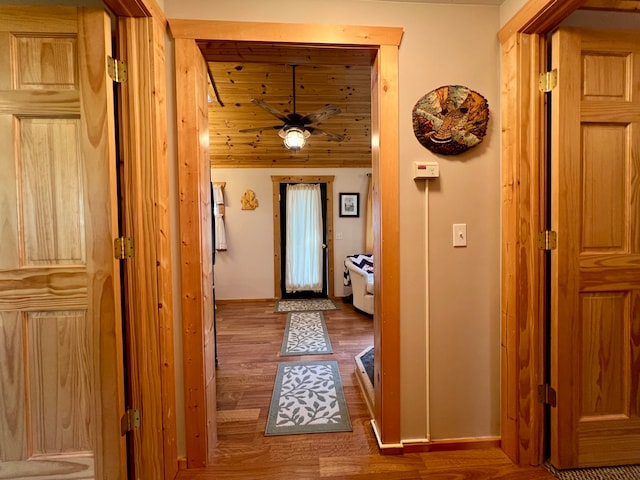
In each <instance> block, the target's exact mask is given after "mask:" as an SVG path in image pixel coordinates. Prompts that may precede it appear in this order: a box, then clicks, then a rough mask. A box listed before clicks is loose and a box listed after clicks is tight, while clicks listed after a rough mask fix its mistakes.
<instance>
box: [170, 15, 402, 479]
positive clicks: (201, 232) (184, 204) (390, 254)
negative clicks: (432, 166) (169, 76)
mask: <svg viewBox="0 0 640 480" xmlns="http://www.w3.org/2000/svg"><path fill="white" fill-rule="evenodd" d="M170 23H171V31H172V34H173V36H174V39H175V53H176V92H177V99H176V103H177V114H178V118H179V119H180V126H181V128H180V129H179V132H178V163H179V164H180V167H181V170H180V179H179V180H180V185H179V188H180V191H181V195H180V198H181V201H180V222H181V223H180V230H181V238H182V239H183V242H182V244H181V258H182V298H183V302H182V307H183V308H182V315H183V319H184V322H185V324H184V325H183V329H184V342H183V351H184V356H185V358H184V361H185V371H184V383H185V403H186V404H187V405H188V409H187V412H186V422H185V424H186V439H187V463H188V466H189V467H191V466H204V465H206V464H207V463H208V462H209V461H211V460H212V452H213V447H214V445H215V441H216V440H215V432H213V433H212V432H211V429H209V428H208V425H211V424H214V423H215V422H213V421H212V418H215V408H216V407H215V372H212V371H211V370H213V352H212V351H211V345H212V343H213V342H212V339H211V332H212V328H209V327H210V326H209V325H208V323H207V318H208V317H209V316H210V312H209V311H208V309H209V308H210V303H208V302H210V300H211V298H210V293H209V292H210V291H211V286H212V279H211V276H210V275H206V274H205V275H203V272H202V270H201V266H202V265H206V264H207V260H208V259H207V258H205V257H206V256H207V255H206V252H203V251H202V249H199V248H194V245H192V243H191V242H190V241H189V239H190V238H191V237H193V242H196V241H197V242H200V241H202V242H206V241H210V240H207V239H208V238H210V236H211V232H210V225H208V224H207V225H202V224H201V222H200V221H199V219H200V218H202V215H201V214H203V215H204V211H205V210H206V209H207V208H208V205H206V202H205V203H204V204H203V203H202V202H198V201H195V200H194V199H197V198H200V197H201V196H202V197H204V198H206V196H207V194H206V193H204V192H205V191H207V192H208V190H209V188H210V187H209V182H210V166H209V164H208V151H207V150H208V146H207V145H206V144H204V143H203V141H202V140H203V137H202V132H203V131H206V129H207V127H208V126H206V117H204V116H203V112H206V107H205V105H206V95H207V89H206V79H207V72H206V60H205V59H203V57H202V50H201V49H200V47H199V46H198V42H200V43H206V42H207V39H211V40H215V41H223V42H234V41H235V42H242V41H252V42H262V43H263V44H267V45H272V46H273V45H274V44H273V39H274V38H277V39H278V42H282V43H279V44H275V46H279V47H281V50H282V48H286V47H288V45H291V44H293V45H306V46H307V47H308V48H309V49H316V48H318V47H325V50H332V51H334V52H335V51H340V50H345V49H346V50H348V51H355V50H358V51H360V52H361V53H362V57H365V58H367V59H368V60H367V61H368V62H369V65H370V67H371V79H372V80H371V92H372V131H371V139H372V141H371V143H372V175H373V185H374V198H373V218H374V222H373V224H374V232H376V231H377V232H378V233H377V235H376V237H377V238H376V239H375V241H374V255H375V258H376V263H377V265H378V266H379V268H376V270H375V272H376V273H375V297H376V300H375V302H376V303H375V316H374V338H375V340H374V343H375V348H376V351H380V352H382V351H384V362H383V361H382V355H380V357H379V358H376V364H375V370H376V377H377V378H380V379H384V382H382V381H380V382H378V383H377V385H376V392H375V394H376V412H375V420H374V422H373V426H374V429H375V430H376V432H377V439H378V441H379V443H380V444H386V443H389V444H397V443H398V442H399V440H400V405H399V403H400V399H399V395H398V394H397V392H399V390H400V387H399V385H400V368H399V359H400V335H399V322H398V321H397V312H398V311H399V271H398V270H399V267H398V265H397V261H396V260H395V255H396V254H397V252H398V250H399V236H398V231H399V228H398V225H399V218H398V210H399V208H398V176H399V173H398V153H399V152H398V147H399V142H398V132H397V124H398V84H397V78H398V46H399V44H400V39H401V37H402V29H401V28H396V27H353V28H345V27H344V26H327V25H322V26H318V25H297V24H295V25H294V24H277V25H275V24H258V23H251V24H249V25H243V24H242V23H241V22H233V27H232V28H229V22H216V21H197V22H194V21H182V20H171V21H170ZM327 39H331V42H327ZM318 49H319V50H322V48H318ZM281 50H280V51H281ZM266 51H270V49H269V48H267V49H266ZM194 106H196V107H197V108H194ZM205 189H206V190H205ZM194 193H195V194H194ZM200 193H203V194H204V195H200ZM205 223H206V222H205ZM376 229H377V230H376ZM383 237H384V241H383ZM185 239H186V240H187V241H185ZM380 272H384V273H385V275H384V277H383V276H382V275H381V274H380ZM385 319H386V321H385ZM203 322H204V323H203ZM207 352H209V353H207ZM209 357H211V358H209ZM376 357H377V356H376ZM209 360H211V361H210V362H209ZM203 381H204V385H203ZM383 398H384V400H383ZM383 410H384V412H383Z"/></svg>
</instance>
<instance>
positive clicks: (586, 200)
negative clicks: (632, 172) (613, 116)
mask: <svg viewBox="0 0 640 480" xmlns="http://www.w3.org/2000/svg"><path fill="white" fill-rule="evenodd" d="M627 130H628V129H627V126H626V125H601V124H587V125H584V126H583V127H582V151H583V155H582V199H583V203H582V251H583V252H586V251H606V250H610V251H611V250H628V241H627V238H628V237H627V233H626V232H627V226H628V223H627V221H626V220H627V216H628V215H629V212H628V201H627V198H628V196H627V195H628V194H627V185H628V184H629V182H628V181H627V171H628V165H629V159H628V151H627V149H626V148H625V145H626V144H627V143H628V131H627Z"/></svg>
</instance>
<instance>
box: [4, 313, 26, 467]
mask: <svg viewBox="0 0 640 480" xmlns="http://www.w3.org/2000/svg"><path fill="white" fill-rule="evenodd" d="M23 332H24V330H23V321H22V314H21V313H20V312H17V311H13V312H0V345H2V348H0V365H2V368H0V438H2V442H0V461H3V462H7V461H11V460H22V459H23V458H26V456H27V424H26V415H25V414H26V411H25V410H26V406H25V390H24V388H25V371H24V368H23V363H22V359H23V358H24V351H23Z"/></svg>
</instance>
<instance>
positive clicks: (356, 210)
mask: <svg viewBox="0 0 640 480" xmlns="http://www.w3.org/2000/svg"><path fill="white" fill-rule="evenodd" d="M340 216H341V217H359V216H360V194H359V193H341V194H340Z"/></svg>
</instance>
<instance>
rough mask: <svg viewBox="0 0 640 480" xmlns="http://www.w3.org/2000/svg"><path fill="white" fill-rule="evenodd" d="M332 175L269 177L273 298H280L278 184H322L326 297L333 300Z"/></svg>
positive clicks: (280, 239)
mask: <svg viewBox="0 0 640 480" xmlns="http://www.w3.org/2000/svg"><path fill="white" fill-rule="evenodd" d="M334 179H335V176H334V175H324V176H322V175H300V176H277V175H272V176H271V182H272V183H273V202H272V203H273V282H274V285H273V291H274V292H275V298H281V297H282V284H281V281H282V273H281V270H282V268H281V261H282V258H281V254H280V242H281V241H282V236H281V234H282V232H281V229H280V184H281V183H324V184H326V185H327V198H326V201H327V296H328V297H329V298H333V293H334V291H333V288H334V278H333V276H334V271H335V268H334V258H333V181H334Z"/></svg>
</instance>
